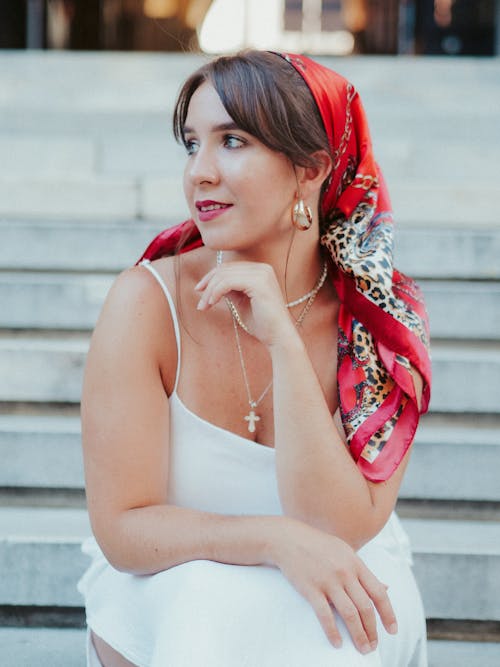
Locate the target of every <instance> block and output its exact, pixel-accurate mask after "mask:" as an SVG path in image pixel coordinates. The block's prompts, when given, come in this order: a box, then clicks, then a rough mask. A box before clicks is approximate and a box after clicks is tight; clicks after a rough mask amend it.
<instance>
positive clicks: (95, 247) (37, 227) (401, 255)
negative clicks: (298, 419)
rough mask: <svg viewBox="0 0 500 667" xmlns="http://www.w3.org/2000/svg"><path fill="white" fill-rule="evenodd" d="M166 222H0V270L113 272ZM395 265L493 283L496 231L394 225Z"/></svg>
mask: <svg viewBox="0 0 500 667" xmlns="http://www.w3.org/2000/svg"><path fill="white" fill-rule="evenodd" d="M179 219H180V218H177V220H179ZM169 221H170V223H173V222H174V221H175V217H174V218H172V217H171V216H169V215H166V216H165V219H164V221H162V222H156V223H154V222H152V221H151V220H149V221H144V220H130V219H129V220H124V221H122V222H116V221H110V220H109V219H108V220H106V221H105V220H104V219H102V220H100V221H99V222H95V221H94V222H92V221H88V220H87V221H85V220H84V219H83V217H81V218H79V219H78V220H77V221H72V222H70V221H69V218H67V219H63V220H60V221H49V220H31V221H30V220H13V219H8V218H7V219H5V220H2V219H1V218H0V239H2V243H0V269H2V270H14V271H18V270H28V271H98V272H107V271H111V272H114V271H119V270H122V269H124V268H125V267H127V266H130V265H131V264H133V263H134V262H135V261H136V260H137V259H138V257H140V255H141V254H142V252H143V250H144V249H145V248H146V246H147V245H148V243H149V242H150V241H151V239H152V238H153V237H154V236H155V235H156V234H157V233H158V232H159V231H161V229H163V228H164V227H166V226H168V222H169ZM111 248H112V252H111V250H110V249H111ZM395 260H396V266H397V267H398V268H399V269H401V270H402V271H404V272H406V273H408V274H409V275H410V276H414V277H415V278H419V279H422V278H432V279H438V278H439V279H460V280H499V279H500V228H498V227H490V228H487V229H478V228H469V229H459V228H455V229H451V228H450V229H448V228H444V227H435V226H430V225H428V224H427V225H423V224H422V223H419V224H418V225H413V226H411V227H405V226H401V227H398V226H396V240H395Z"/></svg>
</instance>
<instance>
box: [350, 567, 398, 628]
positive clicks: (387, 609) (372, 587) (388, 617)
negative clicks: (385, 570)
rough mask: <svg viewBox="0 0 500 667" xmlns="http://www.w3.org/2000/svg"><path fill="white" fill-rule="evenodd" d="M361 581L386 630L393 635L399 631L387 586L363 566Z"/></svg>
mask: <svg viewBox="0 0 500 667" xmlns="http://www.w3.org/2000/svg"><path fill="white" fill-rule="evenodd" d="M359 581H360V583H361V585H362V586H363V588H364V589H365V591H366V593H367V595H368V596H369V597H370V599H371V600H372V601H373V604H374V605H375V609H376V610H377V611H378V614H379V616H380V619H381V621H382V623H383V626H384V628H385V629H386V630H387V632H389V633H390V634H391V635H394V634H396V632H397V631H398V623H397V620H396V614H395V613H394V609H393V608H392V604H391V601H390V599H389V595H388V594H387V586H386V585H385V584H383V583H382V582H381V581H379V580H378V579H377V577H376V576H375V575H374V574H373V573H372V572H370V570H369V569H368V568H367V567H366V566H364V565H363V567H362V568H361V572H360V575H359Z"/></svg>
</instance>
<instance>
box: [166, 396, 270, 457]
mask: <svg viewBox="0 0 500 667" xmlns="http://www.w3.org/2000/svg"><path fill="white" fill-rule="evenodd" d="M173 399H174V400H176V401H177V403H178V404H179V405H180V406H181V408H182V409H183V410H184V412H185V413H186V414H188V415H189V416H190V417H192V418H193V419H195V420H196V421H197V422H199V423H200V424H202V425H203V426H206V427H208V428H210V429H212V430H214V431H217V432H218V433H223V434H224V435H226V436H229V437H231V438H233V439H236V440H239V441H240V442H243V443H245V445H246V446H249V447H252V448H255V449H256V450H257V451H258V450H259V449H260V450H268V451H269V452H271V453H272V454H274V452H275V449H274V447H271V446H270V445H263V444H262V443H260V442H256V441H255V440H250V438H245V437H243V436H242V435H238V433H234V432H233V431H229V430H228V429H227V428H222V426H217V425H216V424H213V423H212V422H209V421H208V420H207V419H203V417H200V416H199V415H197V414H196V413H195V412H193V411H192V410H190V409H189V408H188V407H187V405H186V404H185V403H184V401H183V400H182V399H181V397H180V396H179V394H178V393H177V389H174V391H173V392H172V393H171V394H170V398H169V400H170V401H172V400H173Z"/></svg>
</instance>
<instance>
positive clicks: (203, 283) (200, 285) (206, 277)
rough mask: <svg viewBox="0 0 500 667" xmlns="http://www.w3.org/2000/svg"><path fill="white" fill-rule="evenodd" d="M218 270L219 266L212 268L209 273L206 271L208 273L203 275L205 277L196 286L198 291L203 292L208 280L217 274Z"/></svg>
mask: <svg viewBox="0 0 500 667" xmlns="http://www.w3.org/2000/svg"><path fill="white" fill-rule="evenodd" d="M216 271H217V268H215V269H211V270H210V271H209V272H208V273H206V274H205V275H204V276H203V278H202V279H201V280H200V281H199V282H198V283H197V284H196V285H195V286H194V288H195V290H196V291H197V292H201V291H202V290H204V289H205V287H206V286H207V284H208V281H209V280H210V278H211V277H212V276H213V275H214V274H215V272H216Z"/></svg>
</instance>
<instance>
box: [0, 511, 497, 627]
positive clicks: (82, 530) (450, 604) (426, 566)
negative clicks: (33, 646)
mask: <svg viewBox="0 0 500 667" xmlns="http://www.w3.org/2000/svg"><path fill="white" fill-rule="evenodd" d="M403 524H404V525H405V527H406V529H407V531H408V533H409V536H410V540H411V543H412V547H413V553H414V560H415V573H416V576H417V579H418V581H419V585H420V588H421V592H422V597H423V600H424V606H425V609H426V614H427V617H428V618H445V619H469V620H490V621H495V620H500V580H499V579H498V576H497V572H498V568H499V567H500V524H499V523H493V522H492V523H488V522H484V523H479V522H471V521H438V520H424V519H422V520H420V519H406V520H404V521H403ZM88 534H89V524H88V518H87V515H86V512H85V511H84V510H76V509H71V510H70V509H41V508H13V507H3V508H0V536H1V539H0V570H1V571H2V573H5V574H6V577H5V579H4V581H5V585H4V586H2V588H1V589H0V605H20V606H23V605H38V606H67V607H75V606H77V607H78V606H81V604H82V600H81V597H80V595H79V593H78V591H77V590H76V588H75V584H76V581H77V580H78V578H79V576H80V575H81V574H82V572H83V571H84V569H85V567H86V563H87V562H88V561H87V557H86V556H84V555H83V554H82V553H81V552H80V543H81V540H82V539H83V538H84V537H85V536H86V535H88Z"/></svg>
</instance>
